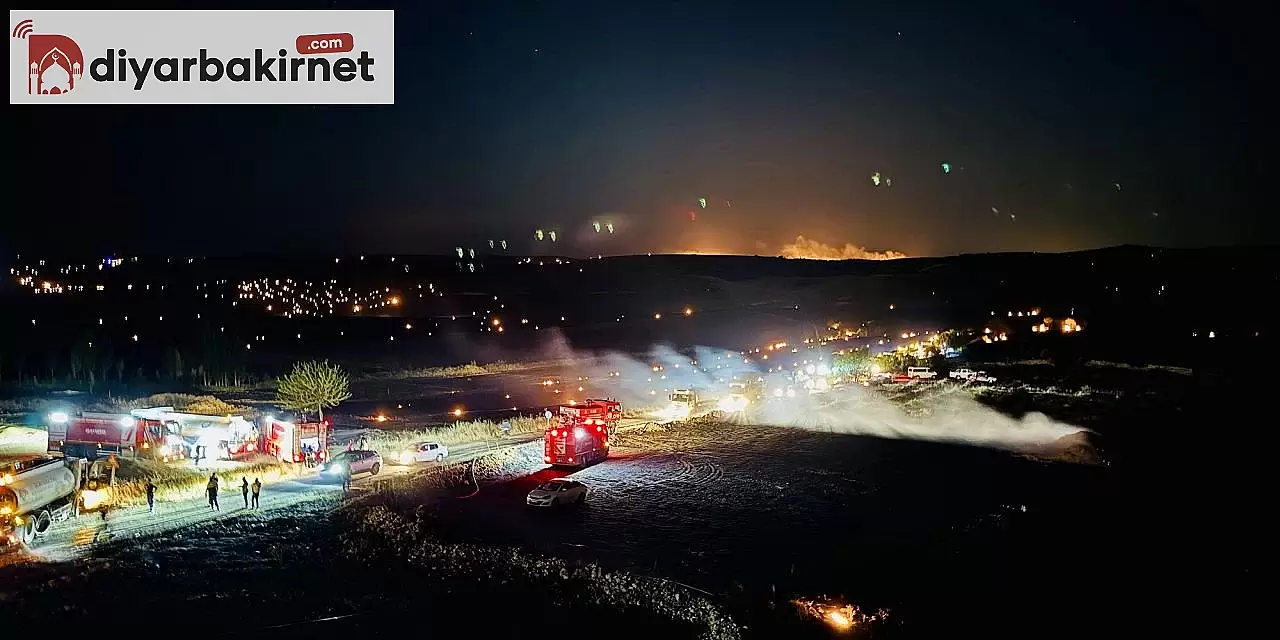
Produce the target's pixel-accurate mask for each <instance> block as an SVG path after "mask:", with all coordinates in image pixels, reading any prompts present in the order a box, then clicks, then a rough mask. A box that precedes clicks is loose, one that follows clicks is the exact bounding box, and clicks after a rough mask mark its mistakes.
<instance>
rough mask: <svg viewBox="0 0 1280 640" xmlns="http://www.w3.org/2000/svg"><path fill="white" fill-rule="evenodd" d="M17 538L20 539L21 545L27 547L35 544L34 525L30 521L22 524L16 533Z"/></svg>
mask: <svg viewBox="0 0 1280 640" xmlns="http://www.w3.org/2000/svg"><path fill="white" fill-rule="evenodd" d="M18 536H19V538H21V540H22V544H24V545H27V546H28V547H30V546H31V545H33V544H35V541H36V523H35V522H31V521H28V522H24V523H22V527H21V529H19V531H18Z"/></svg>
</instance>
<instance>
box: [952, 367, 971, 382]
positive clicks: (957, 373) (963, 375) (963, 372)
mask: <svg viewBox="0 0 1280 640" xmlns="http://www.w3.org/2000/svg"><path fill="white" fill-rule="evenodd" d="M948 375H949V376H951V379H952V380H972V379H973V377H974V376H976V375H978V372H977V371H974V370H973V369H954V370H952V371H951V373H950V374H948Z"/></svg>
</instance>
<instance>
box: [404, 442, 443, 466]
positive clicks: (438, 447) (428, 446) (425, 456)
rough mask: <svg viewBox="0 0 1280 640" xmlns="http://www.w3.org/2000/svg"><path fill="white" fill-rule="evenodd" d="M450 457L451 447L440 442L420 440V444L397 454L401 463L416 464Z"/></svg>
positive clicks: (440, 460)
mask: <svg viewBox="0 0 1280 640" xmlns="http://www.w3.org/2000/svg"><path fill="white" fill-rule="evenodd" d="M448 457H449V447H446V446H444V445H442V444H440V443H438V442H419V443H418V444H415V445H413V446H412V447H409V448H408V449H406V450H404V451H401V452H400V455H399V456H396V462H399V463H400V464H414V463H417V462H431V461H432V460H434V461H436V462H444V459H445V458H448Z"/></svg>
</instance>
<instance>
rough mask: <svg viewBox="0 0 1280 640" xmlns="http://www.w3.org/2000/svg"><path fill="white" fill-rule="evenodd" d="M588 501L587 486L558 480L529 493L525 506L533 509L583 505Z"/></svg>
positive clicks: (545, 483)
mask: <svg viewBox="0 0 1280 640" xmlns="http://www.w3.org/2000/svg"><path fill="white" fill-rule="evenodd" d="M586 500H587V485H585V484H582V483H581V482H578V481H577V480H570V479H569V478H556V479H555V480H551V481H550V482H544V483H542V484H541V485H538V488H537V489H534V490H533V491H530V492H529V497H528V498H525V504H527V505H529V506H531V507H555V506H559V505H563V504H582V503H583V502H585V501H586Z"/></svg>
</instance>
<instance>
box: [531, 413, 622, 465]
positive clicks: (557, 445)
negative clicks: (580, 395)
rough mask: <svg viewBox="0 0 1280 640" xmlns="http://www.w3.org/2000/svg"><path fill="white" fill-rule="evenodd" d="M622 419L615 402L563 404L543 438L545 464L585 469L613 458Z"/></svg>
mask: <svg viewBox="0 0 1280 640" xmlns="http://www.w3.org/2000/svg"><path fill="white" fill-rule="evenodd" d="M621 419H622V404H621V403H619V402H617V401H615V400H587V401H586V402H584V403H582V404H562V405H560V407H559V411H558V415H557V416H556V419H555V421H554V422H553V423H552V424H551V425H550V426H548V427H547V430H546V432H545V433H544V434H543V442H544V446H545V453H544V456H543V461H544V462H547V463H549V464H551V465H553V466H565V467H584V466H586V465H588V464H591V463H593V462H599V461H601V460H604V459H605V458H608V457H609V440H610V439H611V438H612V437H613V435H614V432H616V431H617V429H618V422H619V421H620V420H621Z"/></svg>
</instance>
